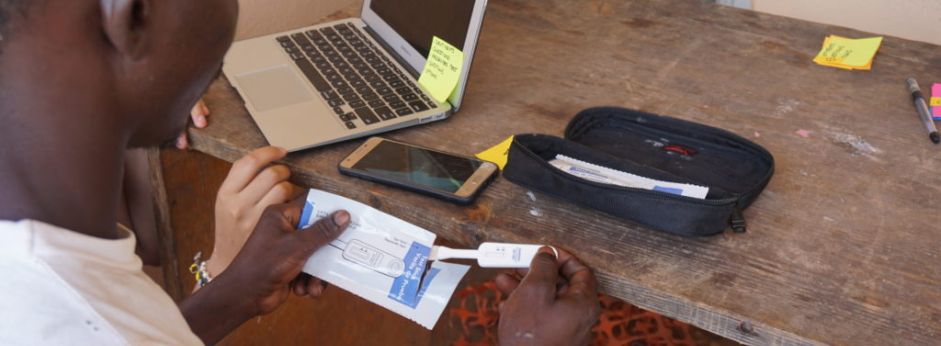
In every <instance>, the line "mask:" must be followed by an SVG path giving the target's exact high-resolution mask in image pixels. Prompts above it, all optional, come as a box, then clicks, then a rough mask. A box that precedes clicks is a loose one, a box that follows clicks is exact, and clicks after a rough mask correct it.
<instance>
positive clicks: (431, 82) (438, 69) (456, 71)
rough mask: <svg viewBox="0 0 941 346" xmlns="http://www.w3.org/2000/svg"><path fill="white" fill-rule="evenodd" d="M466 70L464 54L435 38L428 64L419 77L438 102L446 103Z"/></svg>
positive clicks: (432, 42)
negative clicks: (462, 72)
mask: <svg viewBox="0 0 941 346" xmlns="http://www.w3.org/2000/svg"><path fill="white" fill-rule="evenodd" d="M463 68H464V52H462V51H461V50H460V49H457V48H456V47H454V46H452V45H451V44H450V43H448V42H447V41H445V40H442V39H441V38H439V37H438V36H435V37H434V38H433V39H432V41H431V50H430V51H429V52H428V62H426V63H425V69H424V71H422V73H421V76H420V77H418V84H421V86H423V87H424V88H425V90H427V91H428V92H429V93H431V97H433V98H434V99H435V100H436V101H438V102H442V103H443V102H445V101H447V100H448V97H450V96H451V94H452V93H453V92H454V89H455V88H457V83H458V81H459V80H460V79H461V69H463Z"/></svg>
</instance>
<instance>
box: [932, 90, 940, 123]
mask: <svg viewBox="0 0 941 346" xmlns="http://www.w3.org/2000/svg"><path fill="white" fill-rule="evenodd" d="M931 116H933V117H934V120H941V83H935V84H934V85H932V86H931Z"/></svg>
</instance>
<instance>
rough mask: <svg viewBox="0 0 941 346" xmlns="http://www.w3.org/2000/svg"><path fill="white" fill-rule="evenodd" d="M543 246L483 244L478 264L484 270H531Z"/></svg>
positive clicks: (479, 249) (479, 251)
mask: <svg viewBox="0 0 941 346" xmlns="http://www.w3.org/2000/svg"><path fill="white" fill-rule="evenodd" d="M541 247H542V245H525V244H504V243H483V244H480V248H478V249H477V251H478V253H479V255H478V256H479V257H477V264H479V265H480V266H481V267H483V268H529V265H530V263H532V262H533V257H536V253H538V252H539V248H541Z"/></svg>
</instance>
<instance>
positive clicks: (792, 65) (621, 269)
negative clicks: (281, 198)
mask: <svg viewBox="0 0 941 346" xmlns="http://www.w3.org/2000/svg"><path fill="white" fill-rule="evenodd" d="M350 12H351V13H356V11H350ZM827 34H839V35H844V36H850V37H864V36H869V34H866V33H861V32H856V31H853V30H849V29H844V28H839V27H832V26H827V25H822V24H814V23H808V22H803V21H798V20H793V19H786V18H782V17H776V16H771V15H764V14H759V13H755V12H750V11H742V10H737V9H732V8H726V7H720V6H715V5H712V4H707V3H706V2H705V1H689V0H686V1H684V0H647V1H642V0H637V1H602V0H580V1H572V0H543V1H523V0H493V1H491V3H490V8H489V9H488V13H487V18H486V21H485V23H484V26H483V33H482V36H481V39H480V45H479V48H478V51H477V59H476V61H475V62H474V67H473V70H472V73H471V75H470V85H469V88H468V92H467V97H466V99H465V100H466V101H465V104H464V106H463V109H462V110H461V112H459V113H458V114H456V115H455V116H454V117H453V118H451V119H450V120H447V121H445V122H441V123H436V124H431V125H427V126H421V127H417V128H414V129H409V130H402V131H398V132H395V133H390V134H388V137H390V138H394V139H398V140H402V141H406V142H411V143H416V144H420V145H425V146H429V147H433V148H439V149H443V150H447V151H452V152H458V153H467V154H471V153H475V152H478V151H481V150H483V149H486V148H487V147H489V146H491V145H493V144H496V143H498V142H500V141H501V140H503V139H504V138H506V137H507V136H509V135H512V134H516V133H530V132H531V133H548V134H556V135H561V133H562V130H563V129H564V127H565V125H566V123H567V122H568V121H569V119H570V118H571V117H572V116H573V115H574V114H575V113H576V112H577V111H579V110H581V109H583V108H586V107H590V106H597V105H617V106H624V107H629V108H635V109H640V110H644V111H648V112H653V113H659V114H664V115H671V116H676V117H679V118H684V119H689V120H692V121H697V122H702V123H705V124H709V125H712V126H717V127H721V128H725V129H728V130H731V131H733V132H736V133H738V134H741V135H743V136H746V137H748V138H750V139H752V140H754V141H756V142H758V143H760V144H762V145H763V146H765V147H766V148H768V149H769V150H770V151H771V152H772V153H773V154H774V156H775V158H776V159H777V174H776V176H775V177H774V179H773V180H772V181H771V184H770V186H769V187H768V189H767V190H766V191H765V193H764V194H763V195H762V196H761V197H760V198H759V199H758V200H757V202H756V203H755V204H754V205H753V206H752V207H751V208H750V209H748V210H747V211H746V212H745V216H746V218H747V219H748V221H749V226H750V227H749V232H748V233H747V234H732V233H726V234H723V235H720V236H715V237H711V238H701V239H688V238H680V237H675V236H670V235H666V234H662V233H658V232H655V231H652V230H649V229H645V228H644V227H641V226H638V225H637V224H634V223H631V222H628V221H624V220H619V219H616V218H612V217H609V216H607V215H605V214H602V213H599V212H595V211H592V210H587V209H583V208H578V207H576V206H574V205H571V204H569V203H566V202H563V201H561V200H558V199H554V198H551V197H549V196H546V195H543V194H540V193H532V192H530V191H527V190H526V189H523V188H520V187H518V186H516V185H514V184H512V183H510V182H508V181H506V180H503V179H498V180H497V181H496V182H495V183H494V184H493V185H492V186H491V187H490V188H488V189H487V190H486V191H485V193H484V194H483V195H482V196H481V198H480V199H479V200H478V202H477V203H476V204H474V205H472V206H470V207H460V206H456V205H452V204H448V203H445V202H441V201H438V200H435V199H430V198H426V197H422V196H419V195H416V194H413V193H409V192H403V191H400V190H397V189H393V188H388V187H385V186H381V185H376V184H372V183H369V182H365V181H362V180H357V179H353V178H348V177H345V176H341V175H340V174H339V173H338V172H337V169H336V165H337V163H338V162H339V161H340V160H341V158H343V157H344V156H345V155H346V154H347V153H349V152H350V151H352V150H353V149H354V148H355V147H356V146H358V145H359V144H360V141H353V142H349V143H345V144H340V145H333V146H329V147H326V148H321V149H314V150H309V151H305V152H302V153H298V154H293V155H291V156H289V157H288V159H287V160H286V161H285V163H286V164H288V165H290V166H291V167H292V169H293V171H294V173H295V176H294V177H295V180H296V182H297V183H299V184H302V185H304V186H309V187H316V188H319V189H323V190H326V191H329V192H333V193H338V194H341V195H344V196H348V197H350V198H353V199H356V200H359V201H362V202H365V203H368V204H370V205H372V206H374V207H376V208H379V209H381V210H383V211H386V212H388V213H391V214H393V215H396V216H398V217H400V218H402V219H404V220H406V221H409V222H412V223H414V224H417V225H419V226H421V227H424V228H426V229H428V230H431V231H434V232H436V233H438V234H439V235H441V236H443V237H444V238H446V239H449V240H451V241H454V242H458V243H461V244H464V245H468V246H471V245H475V244H477V243H479V242H482V241H517V242H531V243H545V244H559V245H562V246H563V247H565V248H567V249H569V250H571V251H573V252H574V253H575V254H577V255H578V256H579V257H580V258H582V259H583V260H584V261H586V262H587V263H588V264H590V265H591V266H592V267H593V268H594V269H595V271H596V273H597V274H598V276H599V279H600V281H601V283H602V287H603V291H604V292H606V293H608V294H611V295H614V296H616V297H620V298H623V299H625V300H627V301H629V302H631V303H634V304H636V305H638V306H640V307H643V308H646V309H650V310H653V311H655V312H659V313H662V314H664V315H667V316H670V317H674V318H676V319H679V320H681V321H685V322H689V323H692V324H694V325H696V326H699V327H702V328H704V329H706V330H709V331H712V332H715V333H717V334H720V335H723V336H725V337H728V338H731V339H733V340H736V341H740V342H743V343H748V344H815V343H834V344H854V345H855V344H872V345H888V344H922V345H924V344H932V343H937V342H938V340H939V338H941V265H939V264H941V256H939V254H938V253H939V251H938V248H939V245H941V227H939V225H941V213H939V212H938V210H939V209H941V204H939V203H938V199H937V198H938V196H941V160H939V155H941V152H939V150H941V148H939V147H938V146H935V145H932V144H930V143H929V141H928V139H927V136H926V133H925V130H924V129H923V128H922V126H921V124H920V122H919V121H918V119H917V117H916V114H915V112H914V109H913V108H912V105H911V102H910V98H909V95H908V94H907V93H906V91H905V85H904V80H905V78H907V77H909V76H915V77H918V78H919V79H920V80H921V81H922V82H923V83H924V84H923V86H926V85H927V82H930V81H941V49H939V47H937V46H932V45H929V44H924V43H917V42H912V41H906V40H901V39H896V38H887V39H886V41H885V43H884V45H883V47H882V50H881V51H880V53H879V55H878V57H877V58H876V61H875V65H874V69H873V71H871V72H861V71H859V72H850V71H843V70H837V69H833V68H826V67H821V66H818V65H815V64H813V63H812V62H811V59H812V57H813V55H814V54H815V53H816V51H817V50H819V48H820V45H821V43H822V41H823V38H824V37H825V36H826V35H827ZM207 101H208V103H209V106H210V107H211V108H212V109H213V114H214V115H213V118H212V125H211V126H209V127H208V129H206V130H193V131H192V132H191V135H192V140H193V145H194V147H195V148H196V149H197V150H199V151H202V152H205V153H208V154H210V155H212V156H215V157H218V158H222V159H225V160H229V161H232V160H235V159H237V158H239V157H241V156H242V155H243V154H245V153H247V152H248V151H250V150H251V149H254V148H257V147H260V146H263V145H265V144H266V142H265V140H264V138H263V137H262V136H261V134H260V132H259V131H258V130H257V128H256V127H255V125H254V123H253V122H252V120H251V119H250V118H249V116H248V114H247V113H246V111H245V109H244V108H243V107H242V105H241V101H240V99H239V97H238V95H237V94H236V92H235V91H234V90H233V89H232V88H231V87H230V85H229V84H228V82H227V81H226V80H224V79H220V80H218V81H216V82H215V83H214V84H213V85H212V87H211V90H210V91H209V95H208V96H207ZM178 256H179V258H181V260H180V261H181V262H182V263H180V268H182V267H185V265H186V264H187V263H188V262H185V261H186V260H187V257H188V256H191V254H183V253H180V254H178Z"/></svg>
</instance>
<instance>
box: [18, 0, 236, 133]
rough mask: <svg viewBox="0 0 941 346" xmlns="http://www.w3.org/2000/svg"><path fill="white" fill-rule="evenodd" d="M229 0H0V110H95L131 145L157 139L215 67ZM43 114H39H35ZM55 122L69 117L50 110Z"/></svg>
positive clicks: (230, 18)
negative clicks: (51, 106) (50, 105)
mask: <svg viewBox="0 0 941 346" xmlns="http://www.w3.org/2000/svg"><path fill="white" fill-rule="evenodd" d="M237 15H238V5H237V2H236V0H0V35H2V39H0V57H2V58H0V88H2V89H3V90H6V91H9V93H7V94H6V95H0V98H3V100H0V103H7V104H8V105H9V104H13V105H12V106H9V109H0V112H6V113H9V114H13V116H15V117H17V118H19V119H20V120H23V119H24V118H23V117H27V116H29V117H33V116H37V115H36V113H40V112H43V113H48V109H45V108H46V106H43V105H42V104H40V105H31V104H32V103H36V102H40V101H42V102H47V103H54V104H55V105H56V106H58V108H59V109H61V113H62V114H61V115H50V116H59V117H67V114H69V113H71V112H72V111H75V110H79V109H81V110H83V111H85V112H89V111H91V113H95V115H93V116H89V117H88V119H80V120H82V121H85V122H96V123H98V124H99V126H102V127H107V128H111V129H113V130H115V131H117V132H118V133H115V134H114V135H115V136H121V135H123V136H124V140H125V141H126V142H127V143H128V144H129V145H131V146H146V145H154V144H159V143H162V142H163V141H165V140H168V139H171V138H173V136H174V135H176V134H178V133H179V131H180V130H182V129H183V126H184V125H185V124H186V119H187V114H188V109H189V107H191V106H192V105H193V104H194V103H195V101H196V100H197V99H198V98H199V96H201V94H202V93H203V92H204V91H205V89H206V87H207V86H208V85H209V83H210V82H211V81H212V79H213V78H214V77H215V76H216V74H217V73H218V70H219V66H220V64H221V61H222V57H223V56H224V54H225V52H226V50H228V47H229V45H230V44H231V42H232V38H233V35H234V29H235V21H236V17H237ZM44 116H45V114H44ZM58 120H62V121H66V122H68V121H75V120H69V119H58Z"/></svg>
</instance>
